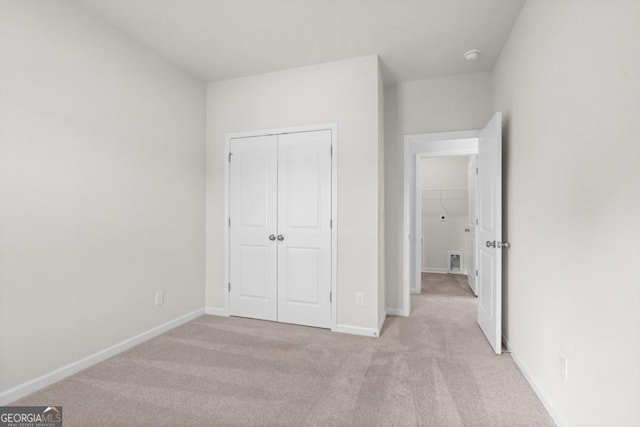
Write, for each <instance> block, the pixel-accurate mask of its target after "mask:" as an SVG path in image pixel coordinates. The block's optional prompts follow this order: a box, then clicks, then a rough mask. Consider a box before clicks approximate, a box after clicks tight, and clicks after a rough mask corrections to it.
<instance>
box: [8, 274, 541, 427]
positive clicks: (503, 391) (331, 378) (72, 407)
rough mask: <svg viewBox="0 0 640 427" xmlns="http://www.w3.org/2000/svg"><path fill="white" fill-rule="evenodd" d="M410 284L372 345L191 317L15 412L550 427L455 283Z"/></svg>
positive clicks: (73, 422) (80, 418)
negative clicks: (406, 313)
mask: <svg viewBox="0 0 640 427" xmlns="http://www.w3.org/2000/svg"><path fill="white" fill-rule="evenodd" d="M422 280H423V282H422V288H423V293H422V294H420V295H412V314H411V317H409V318H404V317H389V318H387V321H386V323H385V328H384V331H383V333H382V336H381V337H380V338H378V339H376V338H365V337H357V336H352V335H344V334H339V333H331V332H329V331H327V330H324V329H317V328H309V327H301V326H295V325H287V324H282V323H274V322H265V321H258V320H252V319H244V318H239V317H229V318H225V317H215V316H202V317H199V318H197V319H195V320H193V321H191V322H189V323H187V324H185V325H183V326H181V327H178V328H176V329H173V330H171V331H169V332H167V333H165V334H163V335H161V336H159V337H157V338H155V339H152V340H150V341H147V342H146V343H144V344H142V345H139V346H137V347H135V348H133V349H131V350H129V351H127V352H125V353H122V354H120V355H118V356H116V357H113V358H111V359H109V360H107V361H105V362H103V363H100V364H98V365H96V366H94V367H92V368H89V369H87V370H85V371H82V372H80V373H78V374H76V375H74V376H72V377H70V378H68V379H66V380H63V381H61V382H59V383H57V384H54V385H53V386H51V387H48V388H46V389H44V390H42V391H40V392H37V393H35V394H33V395H31V396H28V397H26V398H24V399H22V400H20V401H18V402H16V403H15V404H19V405H50V404H55V405H62V406H63V407H64V417H65V425H67V426H101V425H119V426H128V425H142V424H144V425H152V424H153V425H166V426H168V425H291V426H300V425H314V426H315V425H322V426H325V425H336V426H347V425H348V426H356V425H359V426H390V425H396V426H417V425H419V426H438V427H440V426H447V427H449V426H471V425H473V426H491V427H495V426H505V427H506V426H509V427H511V426H552V425H553V422H552V421H551V418H550V417H549V415H548V414H547V413H546V411H545V409H544V408H543V406H542V404H541V403H540V402H539V401H538V399H537V397H536V396H535V395H534V393H533V391H532V390H531V388H530V387H529V385H528V383H527V382H526V381H525V379H524V377H523V376H522V374H521V373H520V371H519V370H518V368H517V367H516V365H515V364H514V362H513V361H512V360H511V357H510V356H509V355H508V354H503V355H501V356H496V355H495V354H494V353H493V352H492V350H491V348H490V346H489V344H488V343H487V342H486V340H485V338H484V336H483V335H482V333H481V331H480V329H479V327H478V326H477V324H476V321H475V316H476V314H475V313H476V312H475V307H476V305H475V304H476V303H475V301H476V300H475V297H473V295H472V294H471V292H470V291H469V289H468V287H467V285H466V283H465V282H466V276H462V275H443V274H425V275H423V279H422ZM97 414H99V415H97Z"/></svg>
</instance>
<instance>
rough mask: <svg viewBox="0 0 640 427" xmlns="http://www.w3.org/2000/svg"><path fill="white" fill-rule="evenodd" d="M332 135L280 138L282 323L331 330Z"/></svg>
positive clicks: (292, 134) (279, 291)
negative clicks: (329, 328)
mask: <svg viewBox="0 0 640 427" xmlns="http://www.w3.org/2000/svg"><path fill="white" fill-rule="evenodd" d="M330 221H331V131H330V130H326V131H316V132H300V133H291V134H284V135H279V136H278V238H279V239H280V240H279V241H278V320H279V321H281V322H287V323H296V324H301V325H309V326H318V327H324V328H328V327H330V326H331V302H330V295H329V293H330V291H331V227H330Z"/></svg>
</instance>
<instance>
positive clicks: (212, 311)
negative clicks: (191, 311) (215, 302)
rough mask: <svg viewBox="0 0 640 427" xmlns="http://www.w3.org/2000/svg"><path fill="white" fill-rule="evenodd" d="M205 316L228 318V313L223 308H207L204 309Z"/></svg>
mask: <svg viewBox="0 0 640 427" xmlns="http://www.w3.org/2000/svg"><path fill="white" fill-rule="evenodd" d="M204 312H205V314H210V315H212V316H224V317H229V313H228V312H227V310H225V309H224V307H207V308H205V309H204Z"/></svg>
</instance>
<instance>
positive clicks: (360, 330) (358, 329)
mask: <svg viewBox="0 0 640 427" xmlns="http://www.w3.org/2000/svg"><path fill="white" fill-rule="evenodd" d="M336 332H341V333H343V334H351V335H362V336H364V337H378V336H379V335H380V331H378V330H377V329H375V328H364V327H362V326H351V325H340V324H338V325H336Z"/></svg>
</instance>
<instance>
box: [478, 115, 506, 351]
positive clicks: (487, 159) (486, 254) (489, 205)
mask: <svg viewBox="0 0 640 427" xmlns="http://www.w3.org/2000/svg"><path fill="white" fill-rule="evenodd" d="M477 185H478V186H477V189H478V192H477V197H478V205H477V206H478V225H477V227H476V231H477V239H478V241H477V246H478V259H477V260H476V265H477V267H476V268H477V269H478V278H477V279H478V280H477V289H478V324H479V325H480V328H481V329H482V332H484V334H485V336H486V337H487V339H488V340H489V343H490V344H491V346H492V347H493V349H494V351H495V352H496V354H500V353H501V352H502V247H503V242H502V113H496V114H495V115H494V116H493V118H492V119H491V120H490V121H489V123H488V124H487V126H486V127H485V128H484V129H483V130H482V131H481V132H480V136H479V138H478V182H477Z"/></svg>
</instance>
